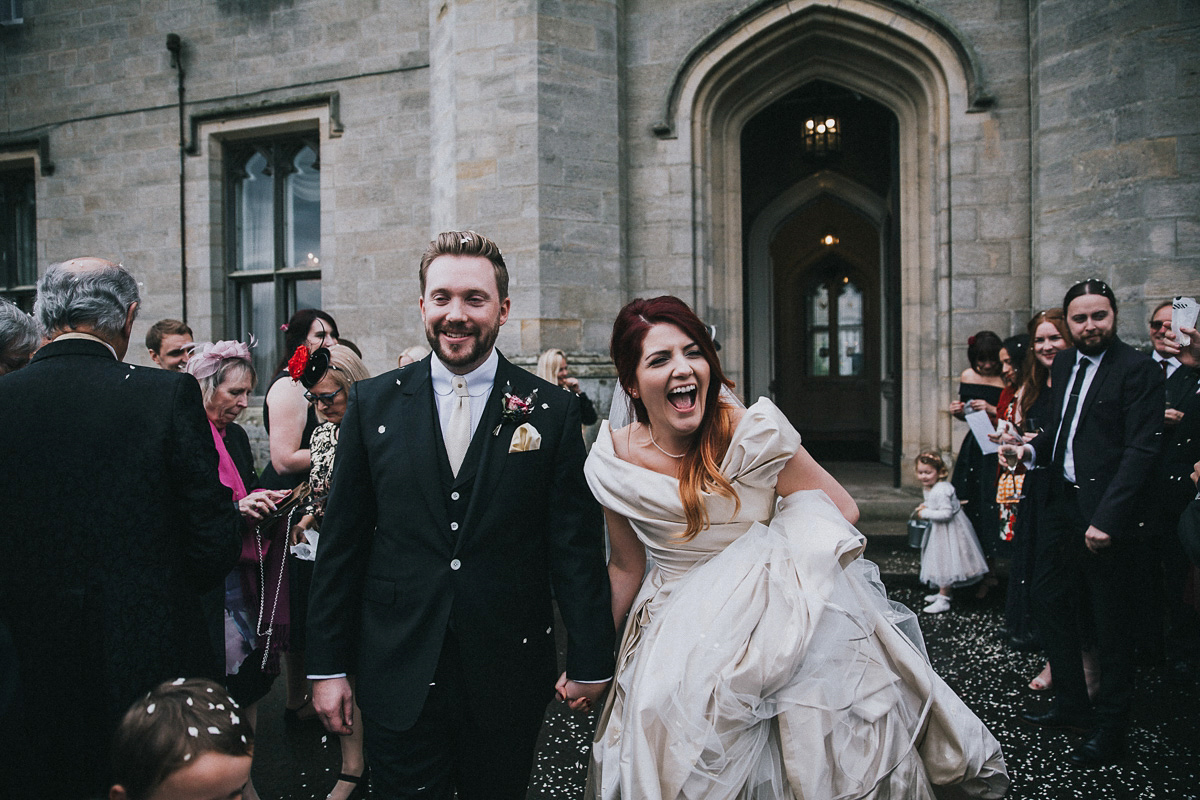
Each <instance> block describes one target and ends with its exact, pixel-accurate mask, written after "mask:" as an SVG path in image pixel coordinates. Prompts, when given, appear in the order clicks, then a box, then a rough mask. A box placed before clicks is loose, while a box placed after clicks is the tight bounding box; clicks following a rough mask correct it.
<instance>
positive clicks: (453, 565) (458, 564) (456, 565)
mask: <svg viewBox="0 0 1200 800" xmlns="http://www.w3.org/2000/svg"><path fill="white" fill-rule="evenodd" d="M461 566H462V562H461V561H459V560H458V559H457V558H456V559H454V560H453V561H451V562H450V569H458V568H459V567H461Z"/></svg>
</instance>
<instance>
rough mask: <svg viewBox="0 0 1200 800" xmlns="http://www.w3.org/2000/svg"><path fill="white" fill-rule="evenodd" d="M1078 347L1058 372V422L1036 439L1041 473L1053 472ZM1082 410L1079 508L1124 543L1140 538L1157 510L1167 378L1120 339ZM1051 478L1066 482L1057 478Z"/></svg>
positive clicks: (1059, 360)
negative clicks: (1150, 490)
mask: <svg viewBox="0 0 1200 800" xmlns="http://www.w3.org/2000/svg"><path fill="white" fill-rule="evenodd" d="M1075 353H1076V351H1075V348H1070V349H1067V350H1063V351H1062V352H1061V353H1059V354H1058V356H1056V357H1055V359H1054V363H1053V364H1052V365H1051V367H1050V376H1051V380H1050V384H1051V391H1052V392H1053V405H1052V406H1051V416H1050V419H1049V424H1047V425H1046V426H1045V427H1044V428H1043V430H1042V433H1041V434H1039V435H1038V437H1037V438H1036V439H1034V440H1033V447H1034V450H1035V451H1036V453H1037V464H1038V466H1049V465H1050V464H1051V463H1052V460H1053V457H1054V441H1055V437H1056V436H1057V435H1058V427H1059V422H1060V420H1061V418H1062V409H1063V401H1064V398H1065V397H1066V393H1067V391H1068V389H1069V388H1070V383H1071V370H1072V369H1073V368H1074V366H1075ZM1091 368H1092V369H1095V370H1096V374H1095V377H1094V378H1093V379H1092V385H1091V387H1090V388H1089V390H1088V393H1087V395H1086V397H1084V399H1083V402H1082V404H1081V405H1080V407H1079V409H1078V410H1077V411H1076V415H1077V416H1078V418H1079V424H1078V426H1077V427H1076V429H1075V439H1074V447H1073V454H1074V460H1075V482H1076V484H1077V485H1078V486H1079V507H1080V509H1082V510H1083V512H1084V513H1085V514H1088V515H1090V517H1089V523H1090V524H1091V525H1093V526H1094V527H1096V528H1098V529H1099V530H1101V531H1103V532H1104V533H1107V534H1108V535H1110V536H1112V537H1114V539H1120V538H1122V537H1126V536H1134V535H1137V533H1138V532H1139V530H1140V529H1141V528H1142V523H1143V522H1144V521H1145V517H1146V516H1147V515H1148V514H1149V509H1147V508H1146V507H1145V506H1146V504H1145V503H1144V502H1139V501H1140V500H1144V496H1142V497H1139V495H1141V493H1142V492H1143V490H1144V489H1145V488H1146V484H1147V483H1148V481H1149V479H1150V477H1151V475H1152V474H1153V473H1154V469H1155V464H1156V462H1157V460H1158V458H1159V455H1160V453H1161V449H1162V431H1163V409H1164V408H1165V407H1166V401H1165V395H1164V394H1163V376H1162V371H1161V369H1160V367H1159V366H1158V365H1157V364H1155V363H1154V361H1153V359H1151V358H1150V357H1149V356H1147V355H1146V354H1145V353H1141V352H1138V351H1137V350H1135V349H1134V348H1132V347H1130V346H1129V345H1127V344H1125V343H1124V342H1122V341H1121V340H1120V339H1114V340H1113V342H1112V344H1111V345H1109V347H1108V350H1107V351H1105V354H1104V358H1103V360H1101V362H1100V366H1099V367H1095V366H1093V367H1091ZM1050 477H1051V479H1053V478H1056V477H1059V476H1050Z"/></svg>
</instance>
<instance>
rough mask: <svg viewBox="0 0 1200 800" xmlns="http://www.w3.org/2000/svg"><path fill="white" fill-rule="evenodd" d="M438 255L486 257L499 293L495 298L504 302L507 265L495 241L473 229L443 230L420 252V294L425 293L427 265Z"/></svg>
mask: <svg viewBox="0 0 1200 800" xmlns="http://www.w3.org/2000/svg"><path fill="white" fill-rule="evenodd" d="M438 256H479V257H481V258H486V259H487V260H488V261H490V262H492V268H493V269H494V270H495V271H496V291H497V293H498V294H499V295H500V296H499V297H497V298H496V299H497V300H499V301H500V302H504V298H506V297H508V265H507V264H505V263H504V256H502V255H501V254H500V248H499V247H497V246H496V243H495V242H493V241H492V240H491V239H489V238H487V237H486V236H482V235H480V234H478V233H476V232H475V231H445V232H443V233H439V234H438V235H437V238H436V239H434V240H433V241H431V242H430V243H429V247H426V248H425V252H424V253H422V254H421V273H420V274H421V294H422V295H424V294H425V276H426V274H427V273H428V272H429V265H430V264H432V263H433V260H434V259H435V258H437V257H438Z"/></svg>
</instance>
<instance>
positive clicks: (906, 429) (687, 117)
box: [655, 0, 990, 458]
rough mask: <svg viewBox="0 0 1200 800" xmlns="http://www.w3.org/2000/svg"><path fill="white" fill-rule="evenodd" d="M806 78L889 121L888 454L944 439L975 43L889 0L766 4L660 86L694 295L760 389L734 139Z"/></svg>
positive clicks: (747, 386)
mask: <svg viewBox="0 0 1200 800" xmlns="http://www.w3.org/2000/svg"><path fill="white" fill-rule="evenodd" d="M898 9H899V13H898ZM815 80H822V81H826V82H829V83H833V84H837V85H839V86H842V87H845V88H847V89H850V90H852V91H855V92H859V93H861V94H862V95H864V96H866V97H868V98H870V99H872V100H874V101H875V102H877V103H879V104H881V105H882V106H884V107H885V108H887V109H888V110H889V111H891V112H892V113H893V114H894V115H895V117H896V120H897V125H898V141H899V154H898V160H899V175H898V180H897V182H896V186H897V187H898V196H897V197H895V198H890V200H891V201H893V202H892V203H891V205H892V206H893V207H895V208H896V209H897V211H898V213H897V215H896V218H895V219H894V220H891V221H890V222H889V224H892V225H896V226H898V229H899V230H898V234H897V235H896V237H895V241H896V242H897V245H896V250H897V252H896V253H895V254H894V257H895V261H896V264H897V265H898V266H897V272H898V275H899V286H898V292H899V298H898V307H899V312H900V317H901V319H902V322H901V325H900V341H901V343H902V344H901V346H900V363H901V369H900V381H899V390H900V396H901V397H902V398H903V404H902V407H901V410H900V419H901V425H900V428H901V430H900V431H899V435H900V441H899V445H900V447H899V449H898V450H897V457H898V458H907V457H908V456H909V455H910V454H912V453H913V452H915V451H916V450H917V449H918V448H920V447H922V446H929V445H934V446H939V447H943V448H947V449H948V448H949V447H950V446H951V423H950V419H949V417H948V416H946V415H944V414H941V413H939V412H940V410H941V409H942V408H944V407H945V404H946V403H947V402H948V400H949V393H950V390H951V370H950V354H951V346H950V335H949V332H950V330H951V303H950V290H951V282H952V277H953V258H952V256H953V239H952V235H951V226H950V222H951V203H950V197H951V192H950V180H951V176H950V151H951V147H952V145H953V143H954V142H956V141H970V140H972V139H973V138H976V137H977V136H978V135H979V126H980V118H979V116H977V115H973V114H971V113H969V112H972V111H979V110H983V109H984V108H986V107H987V106H988V105H989V104H990V101H989V99H988V97H987V93H986V91H985V86H984V81H983V79H982V74H981V72H980V70H979V68H978V63H977V61H976V60H975V58H974V55H973V52H972V51H971V48H970V46H969V45H968V44H966V43H965V40H964V39H963V38H962V37H960V36H958V34H957V32H955V31H954V30H953V29H952V28H951V27H950V26H948V25H947V24H945V23H944V22H943V21H941V20H939V19H937V18H936V17H933V16H931V15H929V14H928V13H927V12H924V11H923V10H921V9H919V8H918V7H916V6H909V5H907V4H898V3H888V4H886V5H885V4H882V3H875V2H870V1H869V0H845V1H844V2H839V3H836V4H833V3H830V2H819V1H818V0H808V1H807V2H806V1H805V0H798V1H794V2H786V3H783V2H768V3H762V4H759V5H758V6H756V7H755V8H753V9H751V10H750V11H748V12H747V13H746V14H745V15H743V16H742V17H741V18H739V19H737V20H735V21H734V22H733V23H731V24H729V25H726V26H724V27H723V28H721V29H720V30H718V31H717V32H716V33H714V34H713V36H712V37H710V39H709V40H707V41H706V42H704V43H701V45H699V46H698V47H697V48H696V49H695V50H693V52H692V54H691V55H689V57H688V59H686V60H685V62H684V64H683V65H682V66H681V68H680V71H679V73H678V74H677V78H676V81H675V83H674V84H673V85H672V88H671V91H670V92H669V94H668V98H667V101H666V113H667V116H666V119H667V120H668V121H667V122H664V123H662V124H660V125H658V126H656V128H655V132H656V134H657V135H658V136H659V137H660V138H663V139H677V142H675V143H674V145H675V148H673V149H675V150H676V152H677V153H678V154H679V155H680V156H682V155H683V151H684V150H686V152H687V153H688V154H689V161H690V164H691V178H692V186H691V190H692V230H693V239H694V242H693V245H694V246H693V250H692V258H693V277H694V281H695V283H694V286H695V289H694V291H695V296H694V301H695V304H696V305H697V307H698V308H700V309H703V310H704V312H705V313H706V314H707V317H708V318H709V319H711V320H713V321H715V322H716V323H717V324H718V326H719V327H720V328H721V330H723V331H725V332H726V334H725V340H724V342H723V344H724V345H725V349H724V350H723V357H724V360H725V362H726V366H727V372H729V373H730V374H731V376H732V377H733V378H734V379H735V380H737V381H739V383H740V385H741V386H742V387H743V391H744V393H745V394H746V395H747V396H757V395H758V394H763V393H766V392H767V390H768V388H769V385H770V368H771V367H770V365H771V363H772V359H771V357H770V352H769V350H767V351H766V352H764V351H763V349H762V347H761V345H762V343H763V342H764V341H765V340H764V339H763V338H762V336H763V334H764V332H765V331H770V330H771V328H770V321H769V319H768V320H763V319H761V318H760V315H761V314H762V313H767V314H769V313H770V304H769V303H767V304H765V305H763V304H761V303H762V300H763V298H761V297H755V296H751V295H752V293H753V292H754V291H756V290H755V289H754V288H753V287H754V286H756V285H758V284H757V283H756V279H755V277H754V276H755V274H756V271H758V270H760V269H761V268H762V264H761V261H760V255H756V253H759V254H760V253H761V250H760V245H759V244H756V242H759V243H761V241H762V235H763V234H760V233H756V232H754V231H743V230H742V214H741V211H742V209H741V185H740V176H739V167H740V140H739V135H740V132H741V131H742V129H743V128H744V127H745V125H746V123H747V121H748V120H749V119H751V118H752V117H753V116H754V115H755V114H757V113H759V112H760V111H761V110H762V109H763V108H765V107H766V106H767V105H768V104H769V103H770V102H772V100H773V99H774V98H776V97H778V96H780V95H782V94H785V93H787V92H789V91H791V90H793V89H795V88H797V87H800V86H803V85H804V84H806V83H809V82H811V81H815ZM675 120H677V121H678V124H677V125H675V124H672V123H673V122H674V121H675ZM814 190H815V187H814V186H809V187H801V188H797V190H796V191H800V192H804V191H814ZM842 191H852V190H851V189H850V188H849V187H842ZM855 205H856V206H858V207H860V208H862V207H863V205H862V204H861V203H855ZM792 208H795V206H794V205H792ZM781 213H783V212H782V206H781ZM748 286H749V287H751V292H750V293H748V292H747V287H748ZM768 338H769V337H768ZM931 375H932V376H935V378H936V379H935V380H930V376H931Z"/></svg>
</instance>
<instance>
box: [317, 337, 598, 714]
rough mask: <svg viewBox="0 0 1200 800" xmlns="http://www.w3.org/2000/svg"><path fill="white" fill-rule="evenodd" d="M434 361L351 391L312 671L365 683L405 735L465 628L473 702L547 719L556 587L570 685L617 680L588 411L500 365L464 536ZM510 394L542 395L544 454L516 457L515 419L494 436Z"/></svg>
mask: <svg viewBox="0 0 1200 800" xmlns="http://www.w3.org/2000/svg"><path fill="white" fill-rule="evenodd" d="M429 363H430V362H429V358H426V359H425V360H423V361H420V362H417V363H416V364H411V365H409V366H407V367H405V368H403V369H401V370H397V371H393V372H389V373H386V374H384V375H381V376H379V377H376V378H373V379H371V380H366V381H359V382H358V383H356V384H354V386H353V387H352V390H351V393H350V402H349V407H348V408H347V411H346V416H345V418H344V419H343V421H342V427H341V432H340V437H339V441H338V453H337V460H336V463H335V465H334V471H333V484H332V488H331V490H330V495H329V501H328V505H327V506H326V514H325V522H324V525H323V527H322V530H321V544H320V547H319V548H318V554H317V563H316V570H315V575H314V578H313V590H312V598H311V602H310V606H309V607H310V611H309V641H308V649H307V651H306V656H305V658H306V662H307V667H308V671H309V672H310V673H311V674H318V675H321V674H335V673H341V672H346V673H352V674H355V675H356V676H357V683H356V688H355V691H356V693H357V697H358V702H359V705H360V706H361V707H362V709H363V712H364V713H365V714H367V715H368V716H370V717H372V718H373V719H374V720H375V721H376V722H378V723H379V724H382V725H384V726H386V727H388V728H391V729H393V730H399V731H403V730H407V729H408V728H409V727H411V725H412V724H413V723H414V722H415V721H416V718H417V715H418V714H419V712H420V710H421V708H422V706H423V705H424V702H425V697H426V695H427V692H428V687H429V682H430V681H431V680H433V674H434V669H435V667H436V666H437V662H438V656H439V653H440V652H441V648H442V643H443V639H444V636H445V632H446V631H447V629H452V630H453V631H454V635H455V637H456V638H457V641H458V645H459V650H460V653H461V663H462V669H463V672H464V675H465V676H466V678H467V683H468V686H469V691H471V692H477V693H478V694H477V695H475V696H473V697H472V698H471V702H472V703H473V704H475V705H476V706H477V707H479V708H487V709H488V713H489V714H499V715H513V714H519V715H529V714H535V715H538V716H539V717H540V715H541V714H542V713H543V711H544V709H545V705H546V703H547V702H548V701H549V700H550V697H551V696H552V693H553V685H554V681H555V679H556V677H557V674H556V666H555V647H554V631H553V627H554V617H553V611H552V606H551V588H552V587H553V591H554V596H555V597H556V598H557V600H558V604H559V608H560V610H561V612H562V617H563V621H564V623H565V625H566V628H567V633H568V653H567V674H568V676H569V677H571V678H573V679H577V680H604V679H607V678H610V677H611V676H612V674H613V649H614V631H613V622H612V611H611V607H610V600H609V590H608V581H607V577H606V574H605V566H604V542H603V522H602V517H601V513H600V508H599V506H598V505H597V504H596V502H595V500H594V499H593V498H592V496H591V493H590V492H589V491H588V488H587V484H586V483H585V481H584V477H583V462H584V458H585V453H584V446H583V440H582V437H581V435H580V420H579V402H578V400H577V398H576V397H575V395H574V394H573V393H571V392H564V391H562V390H561V389H558V388H556V387H554V386H553V385H552V384H549V383H546V382H545V381H542V380H541V379H539V378H537V377H536V376H534V375H532V374H531V373H529V372H526V371H525V370H523V369H520V368H519V367H515V366H513V365H512V364H510V363H509V362H508V361H507V360H505V359H504V358H503V356H501V358H500V363H499V366H498V368H497V372H496V381H495V385H494V388H493V390H492V394H491V397H490V398H489V399H488V403H487V410H486V412H485V413H484V416H483V419H482V421H481V422H480V424H479V427H478V429H477V431H476V433H475V436H474V437H473V439H472V443H471V448H470V450H468V453H467V461H466V462H464V466H463V470H462V472H460V475H459V480H458V481H456V484H461V483H462V482H463V481H464V480H465V481H467V482H468V483H469V482H470V481H472V480H473V484H471V485H473V493H472V494H471V496H470V499H469V501H468V503H467V506H466V512H465V517H464V519H463V523H462V525H461V526H460V528H459V530H458V531H456V532H455V531H452V530H451V529H450V524H449V516H448V508H447V497H446V495H447V491H446V488H445V486H444V485H443V477H442V476H443V474H444V473H443V469H442V468H443V467H445V469H446V470H448V469H449V467H448V466H447V465H445V464H444V462H445V459H446V456H445V447H444V444H443V442H442V436H441V428H440V426H439V422H438V416H437V411H436V408H435V406H434V397H433V389H432V380H431V378H430V369H429ZM506 384H511V385H512V388H513V391H514V393H516V394H518V395H521V396H526V395H528V394H529V393H530V392H532V391H533V390H534V389H535V388H536V389H537V390H538V398H537V402H536V404H535V406H534V410H533V413H532V416H531V417H530V419H529V420H528V421H529V423H530V424H532V425H533V426H534V427H535V428H536V429H537V430H538V431H539V432H540V433H541V436H542V440H541V448H540V449H538V450H534V451H530V452H523V453H509V452H508V449H509V444H510V441H511V439H512V436H513V432H514V430H516V425H514V424H512V423H504V424H502V425H501V426H500V431H499V434H498V435H493V431H494V429H495V428H496V426H497V425H498V424H500V408H501V399H502V397H503V393H504V388H505V385H506ZM468 463H472V464H473V466H471V467H468ZM445 474H448V473H445Z"/></svg>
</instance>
